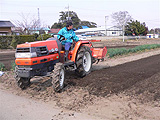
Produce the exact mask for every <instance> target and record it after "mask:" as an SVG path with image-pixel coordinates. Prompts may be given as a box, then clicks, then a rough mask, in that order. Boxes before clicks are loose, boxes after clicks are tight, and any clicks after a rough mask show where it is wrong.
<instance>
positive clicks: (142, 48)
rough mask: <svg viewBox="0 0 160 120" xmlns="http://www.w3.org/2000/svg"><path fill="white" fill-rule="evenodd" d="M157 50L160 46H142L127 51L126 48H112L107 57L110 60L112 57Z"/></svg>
mask: <svg viewBox="0 0 160 120" xmlns="http://www.w3.org/2000/svg"><path fill="white" fill-rule="evenodd" d="M155 48H160V44H151V45H140V46H136V47H134V48H129V49H126V48H111V49H108V51H107V54H106V55H107V56H109V58H112V57H114V56H118V55H125V54H129V53H136V52H139V51H145V50H151V49H155Z"/></svg>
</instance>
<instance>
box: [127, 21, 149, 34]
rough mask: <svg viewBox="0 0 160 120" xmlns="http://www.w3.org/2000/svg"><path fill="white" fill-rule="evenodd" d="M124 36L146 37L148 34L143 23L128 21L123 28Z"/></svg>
mask: <svg viewBox="0 0 160 120" xmlns="http://www.w3.org/2000/svg"><path fill="white" fill-rule="evenodd" d="M125 29H126V31H125V34H126V35H133V34H134V35H146V34H147V33H148V28H147V27H146V24H145V22H143V23H140V22H139V21H137V20H136V21H133V20H130V22H128V23H127V25H126V26H125Z"/></svg>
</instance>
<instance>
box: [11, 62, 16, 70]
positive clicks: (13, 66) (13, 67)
mask: <svg viewBox="0 0 160 120" xmlns="http://www.w3.org/2000/svg"><path fill="white" fill-rule="evenodd" d="M11 67H12V68H11V70H14V69H15V67H16V63H15V62H12V63H11Z"/></svg>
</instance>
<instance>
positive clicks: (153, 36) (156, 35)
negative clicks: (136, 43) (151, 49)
mask: <svg viewBox="0 0 160 120" xmlns="http://www.w3.org/2000/svg"><path fill="white" fill-rule="evenodd" d="M158 36H159V35H158V34H147V35H146V38H158Z"/></svg>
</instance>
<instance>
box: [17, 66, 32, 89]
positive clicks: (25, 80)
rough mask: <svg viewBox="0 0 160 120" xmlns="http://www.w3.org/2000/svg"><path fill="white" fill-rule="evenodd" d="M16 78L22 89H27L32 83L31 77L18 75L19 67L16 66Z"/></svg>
mask: <svg viewBox="0 0 160 120" xmlns="http://www.w3.org/2000/svg"><path fill="white" fill-rule="evenodd" d="M15 79H16V82H17V85H18V87H20V88H21V89H22V90H23V89H26V88H27V87H28V86H29V85H30V83H31V82H30V78H24V77H19V76H18V67H17V66H16V67H15Z"/></svg>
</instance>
